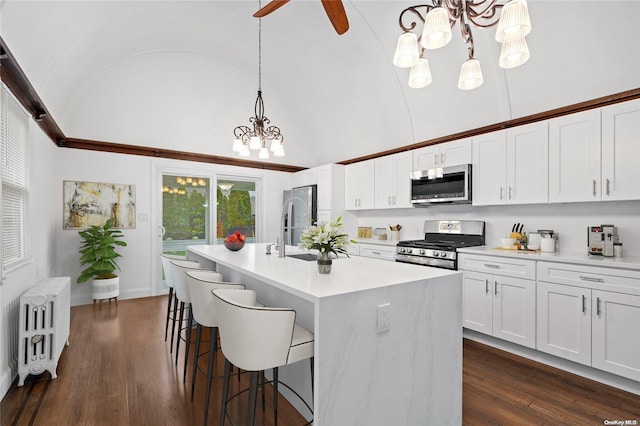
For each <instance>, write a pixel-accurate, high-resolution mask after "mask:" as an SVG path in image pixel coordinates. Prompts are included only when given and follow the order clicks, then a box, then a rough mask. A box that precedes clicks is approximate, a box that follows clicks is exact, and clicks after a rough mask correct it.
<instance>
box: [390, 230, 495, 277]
mask: <svg viewBox="0 0 640 426" xmlns="http://www.w3.org/2000/svg"><path fill="white" fill-rule="evenodd" d="M424 229H425V235H424V239H421V240H405V241H400V242H398V244H397V246H396V262H405V263H415V264H419V265H426V266H435V267H438V268H446V269H458V258H457V253H456V250H457V249H459V248H462V247H473V246H481V245H484V222H482V221H434V220H427V221H425V224H424Z"/></svg>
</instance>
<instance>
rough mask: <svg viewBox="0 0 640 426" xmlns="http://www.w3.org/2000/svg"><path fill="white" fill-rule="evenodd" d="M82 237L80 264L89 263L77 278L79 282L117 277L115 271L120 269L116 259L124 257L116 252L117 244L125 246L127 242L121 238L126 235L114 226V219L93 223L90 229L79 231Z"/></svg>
mask: <svg viewBox="0 0 640 426" xmlns="http://www.w3.org/2000/svg"><path fill="white" fill-rule="evenodd" d="M79 234H80V237H82V245H81V246H80V250H79V252H80V254H81V257H80V266H84V265H89V267H87V268H85V269H84V270H83V271H82V272H81V273H80V276H79V277H78V279H77V282H78V284H80V283H83V282H85V281H88V280H90V279H91V278H94V277H95V278H99V279H105V278H115V277H116V275H115V274H114V273H113V272H114V271H115V270H118V271H119V270H120V267H119V266H118V264H117V263H116V259H117V258H119V257H122V255H121V254H119V253H117V252H116V246H121V247H125V246H126V245H127V243H125V242H124V241H121V240H119V238H123V237H124V235H123V234H122V231H120V230H119V229H114V228H113V219H109V220H107V222H106V223H105V224H104V225H103V226H96V225H93V226H91V227H90V228H89V229H85V230H83V231H80V232H79Z"/></svg>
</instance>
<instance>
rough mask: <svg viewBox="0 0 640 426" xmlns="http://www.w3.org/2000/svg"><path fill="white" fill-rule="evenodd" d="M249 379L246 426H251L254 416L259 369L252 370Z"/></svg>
mask: <svg viewBox="0 0 640 426" xmlns="http://www.w3.org/2000/svg"><path fill="white" fill-rule="evenodd" d="M249 374H250V377H251V379H250V381H249V413H248V415H247V426H253V424H254V422H255V418H256V400H257V399H258V375H259V374H260V372H259V371H252V372H251V373H249Z"/></svg>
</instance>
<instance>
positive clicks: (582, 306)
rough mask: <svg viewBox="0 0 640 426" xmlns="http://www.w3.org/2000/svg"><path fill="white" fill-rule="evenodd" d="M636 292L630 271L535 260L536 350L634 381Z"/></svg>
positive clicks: (638, 365) (639, 319) (638, 326)
mask: <svg viewBox="0 0 640 426" xmlns="http://www.w3.org/2000/svg"><path fill="white" fill-rule="evenodd" d="M550 281H553V282H550ZM573 284H579V285H573ZM609 290H614V291H609ZM619 291H620V292H619ZM625 291H626V292H627V293H625ZM631 292H634V293H635V294H629V293H631ZM639 294H640V274H638V273H637V272H634V271H623V270H616V269H613V268H601V267H589V266H583V265H572V264H563V263H550V262H538V286H537V300H538V307H537V325H536V326H537V344H536V348H537V349H538V350H539V351H542V352H547V353H550V354H553V355H556V356H559V357H562V358H565V359H569V360H571V361H575V362H578V363H581V364H585V365H590V366H592V367H594V368H598V369H600V370H604V371H608V372H610V373H614V374H617V375H620V376H623V377H627V378H629V379H632V380H638V381H640V356H638V354H640V295H639Z"/></svg>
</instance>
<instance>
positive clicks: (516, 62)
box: [498, 38, 531, 69]
mask: <svg viewBox="0 0 640 426" xmlns="http://www.w3.org/2000/svg"><path fill="white" fill-rule="evenodd" d="M529 56H531V55H530V54H529V47H528V46H527V41H526V39H524V38H520V39H516V40H513V41H505V42H504V43H502V49H500V60H499V62H498V64H499V65H500V67H501V68H507V69H508V68H515V67H518V66H520V65H522V64H524V63H525V62H527V61H528V60H529Z"/></svg>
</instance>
